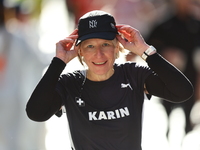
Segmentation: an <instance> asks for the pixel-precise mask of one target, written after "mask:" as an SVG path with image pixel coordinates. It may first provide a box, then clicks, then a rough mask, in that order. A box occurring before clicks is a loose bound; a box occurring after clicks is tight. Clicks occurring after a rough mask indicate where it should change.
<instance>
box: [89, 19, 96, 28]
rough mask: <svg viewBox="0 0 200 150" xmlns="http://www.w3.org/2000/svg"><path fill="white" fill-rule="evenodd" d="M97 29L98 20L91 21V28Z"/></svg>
mask: <svg viewBox="0 0 200 150" xmlns="http://www.w3.org/2000/svg"><path fill="white" fill-rule="evenodd" d="M96 27H97V21H96V20H90V21H89V28H96Z"/></svg>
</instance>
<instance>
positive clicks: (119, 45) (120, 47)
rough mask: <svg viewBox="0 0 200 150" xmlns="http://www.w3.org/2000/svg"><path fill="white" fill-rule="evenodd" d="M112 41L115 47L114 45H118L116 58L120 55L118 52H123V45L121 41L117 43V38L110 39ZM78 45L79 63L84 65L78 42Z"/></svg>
mask: <svg viewBox="0 0 200 150" xmlns="http://www.w3.org/2000/svg"><path fill="white" fill-rule="evenodd" d="M112 43H113V45H114V47H115V48H116V47H119V51H118V53H117V54H116V59H117V58H119V56H120V52H122V53H123V52H124V47H123V46H122V45H121V43H119V41H118V40H117V38H115V39H113V40H112ZM78 46H79V50H78V59H79V61H80V63H81V64H82V65H83V66H84V64H83V58H82V56H81V54H80V47H81V43H80V44H79V45H78Z"/></svg>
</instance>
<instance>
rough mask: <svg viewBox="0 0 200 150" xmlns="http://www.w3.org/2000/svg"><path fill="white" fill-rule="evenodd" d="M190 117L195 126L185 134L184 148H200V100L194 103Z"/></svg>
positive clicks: (195, 149) (186, 149)
mask: <svg viewBox="0 0 200 150" xmlns="http://www.w3.org/2000/svg"><path fill="white" fill-rule="evenodd" d="M190 118H191V122H192V124H193V125H194V128H193V130H192V131H190V132H189V133H188V134H187V135H186V136H185V138H184V140H183V145H182V150H189V149H191V150H200V101H197V102H196V103H195V104H194V106H193V108H192V110H191V114H190Z"/></svg>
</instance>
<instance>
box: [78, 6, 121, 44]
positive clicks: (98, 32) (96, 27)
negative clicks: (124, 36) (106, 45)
mask: <svg viewBox="0 0 200 150" xmlns="http://www.w3.org/2000/svg"><path fill="white" fill-rule="evenodd" d="M115 25H116V23H115V19H114V17H113V16H112V15H111V14H109V13H107V12H104V11H100V10H94V11H90V12H88V13H86V14H85V15H83V16H82V17H81V18H80V19H79V22H78V35H79V37H78V39H77V41H76V45H78V44H80V43H81V42H82V41H84V40H87V39H91V38H100V39H106V40H113V39H114V38H115V37H116V34H118V32H117V28H116V27H115Z"/></svg>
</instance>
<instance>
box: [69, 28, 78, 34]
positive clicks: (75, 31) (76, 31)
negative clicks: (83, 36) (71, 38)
mask: <svg viewBox="0 0 200 150" xmlns="http://www.w3.org/2000/svg"><path fill="white" fill-rule="evenodd" d="M70 35H78V29H75V30H74V31H73V32H72V33H71V34H70Z"/></svg>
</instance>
